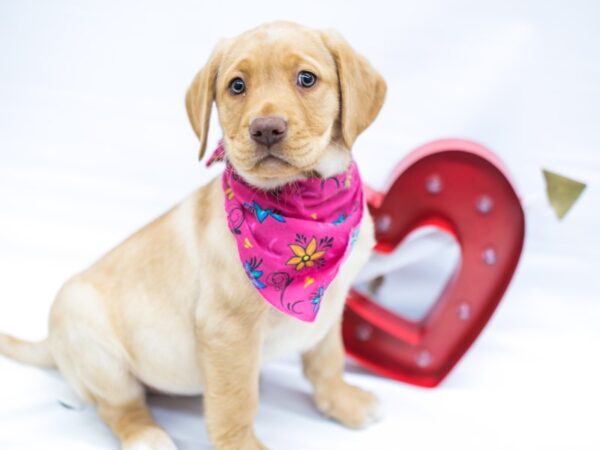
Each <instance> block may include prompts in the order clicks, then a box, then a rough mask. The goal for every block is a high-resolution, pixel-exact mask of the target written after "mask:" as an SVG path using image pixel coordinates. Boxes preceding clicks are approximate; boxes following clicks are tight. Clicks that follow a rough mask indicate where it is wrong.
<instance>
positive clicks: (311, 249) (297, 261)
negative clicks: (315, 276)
mask: <svg viewBox="0 0 600 450" xmlns="http://www.w3.org/2000/svg"><path fill="white" fill-rule="evenodd" d="M290 249H291V250H292V252H294V255H295V256H292V257H291V258H290V259H288V262H287V263H286V264H288V265H290V266H296V270H302V269H304V266H306V267H312V266H314V265H315V263H314V261H315V260H317V259H319V258H322V257H323V255H325V252H324V251H320V252H318V251H317V240H316V239H315V238H314V237H313V238H312V239H311V240H310V242H309V243H308V245H307V246H306V248H304V247H302V246H301V245H296V244H290Z"/></svg>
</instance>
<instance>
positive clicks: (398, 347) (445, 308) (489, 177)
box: [343, 139, 525, 387]
mask: <svg viewBox="0 0 600 450" xmlns="http://www.w3.org/2000/svg"><path fill="white" fill-rule="evenodd" d="M365 189H366V192H367V199H368V202H369V209H370V212H371V214H372V215H373V219H374V222H375V230H376V231H375V234H376V240H377V245H376V248H375V251H376V252H380V253H383V254H389V253H391V252H393V251H394V250H395V249H396V248H397V247H398V246H399V245H400V244H401V243H402V241H403V240H404V238H405V237H406V236H407V235H409V234H410V233H411V232H413V231H414V230H416V229H419V228H421V227H424V226H431V225H433V226H436V227H439V228H440V229H442V230H444V231H445V232H448V233H450V234H451V235H453V236H454V238H455V239H456V241H457V242H458V245H459V246H460V252H461V258H460V266H459V267H458V268H457V269H456V271H455V272H454V274H453V275H452V276H451V277H450V280H449V281H448V283H447V284H446V287H445V288H444V289H443V291H442V293H441V294H440V296H439V298H438V299H437V300H436V301H435V302H434V304H433V306H432V307H431V308H430V309H429V311H428V313H427V314H426V315H425V316H424V317H422V318H421V319H419V320H409V319H407V318H404V317H402V316H400V315H397V314H395V313H393V312H391V311H390V310H388V309H386V308H384V307H382V306H381V305H379V304H378V303H376V302H375V301H373V300H372V299H371V298H369V296H368V294H365V293H359V292H358V291H356V290H352V291H351V292H350V294H349V296H348V301H347V308H346V312H345V314H344V321H343V336H344V344H345V346H346V350H347V352H348V354H349V355H350V356H352V357H354V358H355V359H357V360H358V361H359V362H360V363H362V364H363V365H364V366H366V367H368V368H370V369H371V370H373V371H374V372H376V373H379V374H382V375H385V376H388V377H390V378H394V379H397V380H401V381H405V382H409V383H412V384H416V385H420V386H426V387H433V386H436V385H438V384H439V383H440V382H441V381H442V380H443V379H444V378H445V377H446V375H447V374H448V373H449V372H450V371H451V370H452V368H453V367H454V366H455V365H456V363H457V362H458V361H459V360H460V358H461V357H462V356H463V355H464V353H465V352H466V351H467V350H468V349H469V347H470V346H471V344H473V342H474V341H475V339H476V338H477V336H478V335H479V333H480V332H481V330H482V329H483V327H484V326H485V325H486V324H487V322H488V321H489V319H490V317H491V316H492V314H493V312H494V311H495V309H496V307H497V306H498V303H499V302H500V300H501V299H502V296H503V294H504V292H505V290H506V288H507V287H508V285H509V283H510V280H511V279H512V276H513V274H514V272H515V269H516V267H517V263H518V261H519V258H520V255H521V250H522V248H523V240H524V236H525V216H524V214H523V209H522V207H521V203H520V201H519V198H518V197H517V194H516V193H515V190H514V188H513V187H512V185H511V183H510V181H509V178H508V176H507V174H506V171H505V169H504V168H503V166H502V164H501V163H500V161H499V160H498V158H497V157H496V156H495V155H494V154H493V153H492V152H490V151H489V150H487V149H486V148H484V147H482V146H481V145H479V144H476V143H474V142H470V141H465V140H458V139H448V140H440V141H435V142H432V143H430V144H427V145H425V146H423V147H421V148H419V149H417V150H415V151H413V152H412V153H410V154H409V155H408V156H407V157H406V158H405V159H404V160H403V161H401V162H400V164H399V165H398V167H397V168H396V170H395V171H394V173H393V175H392V177H391V183H390V184H389V187H388V188H387V190H386V191H385V192H376V191H374V190H371V189H369V188H368V187H365Z"/></svg>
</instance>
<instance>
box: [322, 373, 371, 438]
mask: <svg viewBox="0 0 600 450" xmlns="http://www.w3.org/2000/svg"><path fill="white" fill-rule="evenodd" d="M315 402H316V404H317V408H318V409H319V411H321V412H322V413H323V414H324V415H326V416H327V417H330V418H332V419H335V420H337V421H338V422H340V423H341V424H342V425H345V426H347V427H349V428H364V427H366V426H367V425H370V424H371V423H373V422H376V421H377V420H379V419H380V418H381V412H380V405H379V400H378V399H377V397H375V396H374V395H373V394H371V393H370V392H367V391H364V390H362V389H360V388H358V387H356V386H352V385H350V384H348V383H346V382H344V381H341V382H339V383H335V384H332V385H329V386H328V387H327V388H325V389H320V390H318V392H316V393H315Z"/></svg>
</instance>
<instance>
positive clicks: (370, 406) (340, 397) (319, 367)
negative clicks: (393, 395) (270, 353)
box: [302, 321, 379, 428]
mask: <svg viewBox="0 0 600 450" xmlns="http://www.w3.org/2000/svg"><path fill="white" fill-rule="evenodd" d="M302 363H303V366H304V375H306V377H307V378H308V379H309V381H310V382H311V383H312V385H313V388H314V391H315V392H314V396H315V403H316V404H317V408H318V409H319V411H321V412H322V413H323V414H324V415H326V416H327V417H331V418H332V419H335V420H337V421H338V422H340V423H341V424H342V425H345V426H347V427H350V428H362V427H364V426H366V425H368V424H370V423H372V422H374V421H375V420H377V419H378V418H379V402H378V400H377V397H375V396H374V395H373V394H371V393H370V392H366V391H364V390H362V389H360V388H358V387H356V386H352V385H350V384H348V383H346V382H345V381H344V380H343V378H342V375H343V371H344V345H343V342H342V334H341V321H338V322H337V323H336V325H334V326H333V327H332V329H331V330H330V331H329V332H328V333H327V335H326V336H325V338H323V340H322V341H321V342H319V343H318V344H317V345H316V346H315V347H314V348H312V349H311V350H309V351H307V352H306V353H304V354H303V355H302Z"/></svg>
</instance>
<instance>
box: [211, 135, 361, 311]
mask: <svg viewBox="0 0 600 450" xmlns="http://www.w3.org/2000/svg"><path fill="white" fill-rule="evenodd" d="M224 159H225V154H224V148H223V145H222V143H219V146H218V147H217V149H216V150H215V152H214V154H213V155H212V156H211V158H210V159H209V161H208V162H207V165H210V164H212V163H213V162H215V161H222V160H224ZM223 191H224V193H225V211H226V213H227V222H228V224H229V229H230V230H231V232H232V234H233V236H234V237H235V240H236V243H237V248H238V254H239V257H240V261H241V263H242V265H243V267H244V270H245V272H246V275H248V278H249V279H250V281H251V282H252V284H253V285H254V287H255V288H256V290H257V291H258V292H259V293H260V294H261V295H262V297H263V298H264V299H265V300H266V301H268V302H269V303H270V304H271V305H273V306H274V307H275V308H277V309H278V310H280V311H282V312H284V313H285V314H288V315H290V316H292V317H296V318H297V319H300V320H304V321H307V322H312V321H313V320H315V317H316V316H317V312H318V311H319V305H320V302H321V299H322V298H323V295H324V294H325V291H326V290H327V287H328V286H329V285H330V284H331V282H332V281H333V279H334V278H335V276H336V275H337V273H338V271H339V269H340V266H341V264H342V262H343V261H344V259H345V258H346V256H347V255H348V253H349V252H350V250H351V248H352V246H353V244H354V242H355V241H356V238H357V237H358V231H359V225H360V221H361V219H362V214H363V190H362V183H361V180H360V176H359V174H358V169H357V167H356V163H355V162H354V161H353V162H352V164H351V165H350V167H349V168H348V170H347V171H346V172H344V173H342V174H340V175H336V176H334V177H331V178H326V179H321V178H308V179H305V180H301V181H298V182H296V183H291V184H288V185H285V186H283V187H281V188H278V189H276V190H272V191H264V190H261V189H257V188H255V187H252V186H250V185H248V184H247V183H246V182H245V181H244V180H243V179H242V178H240V176H239V175H238V174H237V173H236V172H235V171H234V170H233V168H232V166H231V164H229V163H227V167H226V169H225V172H224V173H223Z"/></svg>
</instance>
